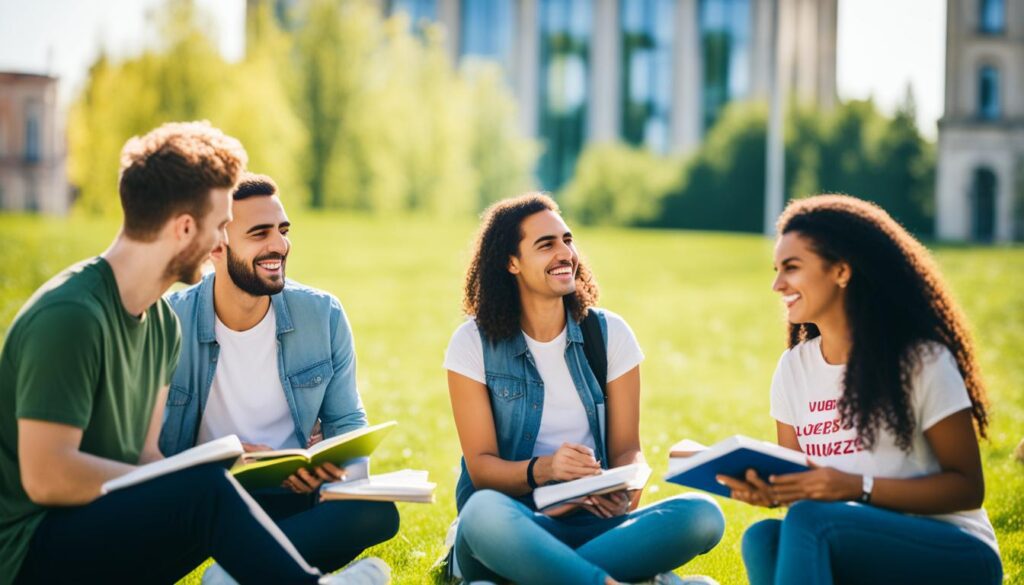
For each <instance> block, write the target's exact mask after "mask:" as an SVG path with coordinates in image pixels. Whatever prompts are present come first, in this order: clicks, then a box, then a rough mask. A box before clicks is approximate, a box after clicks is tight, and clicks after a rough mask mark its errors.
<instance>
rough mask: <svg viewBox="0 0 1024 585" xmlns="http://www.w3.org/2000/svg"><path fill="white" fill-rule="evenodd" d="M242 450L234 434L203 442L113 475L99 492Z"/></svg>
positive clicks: (223, 457) (222, 457)
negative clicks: (126, 471)
mask: <svg viewBox="0 0 1024 585" xmlns="http://www.w3.org/2000/svg"><path fill="white" fill-rule="evenodd" d="M243 452H244V449H242V442H241V441H239V440H238V437H237V436H236V435H228V436H226V437H221V438H219V439H217V440H215V441H210V442H209V443H203V444H202V445H197V446H195V447H192V448H191V449H187V450H185V451H182V452H181V453H178V454H177V455H173V456H171V457H167V458H165V459H161V460H159V461H154V462H153V463H148V464H146V465H142V466H140V467H137V468H135V469H134V470H133V471H130V472H128V473H126V474H124V475H122V476H121V477H115V478H114V479H112V480H110V481H108V482H106V483H104V484H103V485H102V486H101V487H100V494H108V493H110V492H112V491H114V490H119V489H123V488H126V487H129V486H133V485H135V484H139V483H142V482H144V481H148V480H150V479H154V478H157V477H160V476H162V475H167V474H169V473H174V472H175V471H181V470H182V469H187V468H189V467H194V466H196V465H202V464H204V463H212V462H214V461H225V460H229V459H237V458H238V457H239V456H241V455H242V453H243Z"/></svg>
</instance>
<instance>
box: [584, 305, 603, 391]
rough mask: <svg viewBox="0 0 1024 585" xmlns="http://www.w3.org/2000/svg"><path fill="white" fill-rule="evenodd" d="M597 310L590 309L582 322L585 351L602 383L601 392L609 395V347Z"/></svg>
mask: <svg viewBox="0 0 1024 585" xmlns="http://www.w3.org/2000/svg"><path fill="white" fill-rule="evenodd" d="M597 319H598V317H597V312H596V311H594V310H588V311H587V316H586V317H584V318H583V321H582V322H581V323H580V329H581V331H582V332H583V353H584V354H585V355H586V356H587V363H588V364H590V371H592V372H594V377H595V378H597V383H598V384H600V385H601V394H603V395H604V396H606V397H607V396H608V347H607V345H606V344H605V342H604V335H602V334H601V323H600V322H599V321H598V320H597Z"/></svg>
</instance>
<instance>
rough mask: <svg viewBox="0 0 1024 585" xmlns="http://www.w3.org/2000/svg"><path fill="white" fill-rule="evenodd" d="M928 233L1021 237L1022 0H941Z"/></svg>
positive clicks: (979, 238)
mask: <svg viewBox="0 0 1024 585" xmlns="http://www.w3.org/2000/svg"><path fill="white" fill-rule="evenodd" d="M936 233H937V235H938V236H939V237H940V238H942V239H947V240H961V241H979V242H993V241H994V242H1008V241H1014V240H1016V241H1020V240H1024V2H1019V1H1017V0H947V17H946V106H945V112H944V114H943V117H942V119H941V120H940V121H939V160H938V187H937V195H936Z"/></svg>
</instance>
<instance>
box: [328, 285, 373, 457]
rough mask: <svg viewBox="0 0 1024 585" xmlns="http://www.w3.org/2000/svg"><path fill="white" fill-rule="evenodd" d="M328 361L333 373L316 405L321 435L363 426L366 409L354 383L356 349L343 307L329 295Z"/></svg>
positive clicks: (339, 432) (329, 435) (338, 433)
mask: <svg viewBox="0 0 1024 585" xmlns="http://www.w3.org/2000/svg"><path fill="white" fill-rule="evenodd" d="M330 323H331V365H332V366H333V368H334V375H333V376H332V377H331V381H330V383H329V384H328V385H327V389H326V391H325V392H324V401H323V403H322V404H321V406H320V425H321V428H322V430H323V433H324V437H333V436H336V435H340V434H342V433H347V432H349V431H353V430H355V429H358V428H362V427H365V426H366V425H367V421H366V411H365V410H364V409H363V401H362V399H361V398H360V397H359V389H358V388H357V387H356V352H355V345H354V343H353V341H352V328H351V327H350V326H349V323H348V318H347V317H346V316H345V310H344V309H343V308H342V307H341V303H340V302H338V300H337V299H335V298H331V320H330Z"/></svg>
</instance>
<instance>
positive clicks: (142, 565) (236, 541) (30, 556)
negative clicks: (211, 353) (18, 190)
mask: <svg viewBox="0 0 1024 585" xmlns="http://www.w3.org/2000/svg"><path fill="white" fill-rule="evenodd" d="M246 159H247V156H246V154H245V150H244V149H243V148H242V145H241V143H239V142H238V140H236V139H234V138H231V137H230V136H226V135H225V134H224V133H222V132H221V131H220V130H217V129H216V128H213V127H212V126H210V124H209V123H207V122H186V123H180V122H177V123H169V124H164V125H163V126H161V127H159V128H157V129H155V130H153V131H151V132H149V133H148V134H146V135H144V136H141V137H140V136H136V137H134V138H131V139H130V140H128V142H127V143H126V144H125V146H124V149H123V150H122V151H121V172H120V179H119V192H120V196H121V207H122V210H123V212H124V221H123V223H122V224H121V230H120V232H119V233H118V235H117V237H116V238H115V239H114V241H113V243H111V245H110V247H109V248H107V250H106V251H104V252H103V253H102V254H100V255H99V256H96V257H93V258H90V259H88V260H85V261H83V262H80V263H78V264H75V265H74V266H71V267H70V268H68V269H67V270H64V271H63V272H61V273H60V274H58V275H57V276H55V277H54V278H52V279H50V280H49V281H48V282H47V283H46V284H44V285H43V286H42V287H40V288H39V289H38V290H37V291H36V293H35V294H34V295H33V296H32V297H31V298H30V299H29V300H28V301H27V302H26V304H25V306H24V307H23V308H22V310H21V311H20V312H19V314H18V316H17V317H15V319H14V322H13V323H12V324H11V327H10V329H9V332H8V335H7V338H6V340H5V343H4V346H3V352H2V354H0V585H9V584H11V583H17V584H27V583H175V582H177V581H179V580H180V579H182V578H183V577H185V576H186V575H187V574H188V573H189V572H190V571H192V570H193V569H194V568H195V567H196V565H198V564H199V563H202V562H203V561H205V560H206V559H207V558H210V557H213V558H214V559H216V560H217V562H218V563H222V564H223V565H224V567H226V568H228V570H230V571H231V573H232V575H234V576H235V577H236V578H237V579H238V580H239V581H240V582H242V583H281V584H285V583H290V584H296V585H297V584H300V583H308V584H314V583H320V584H326V585H343V584H354V583H366V582H367V581H371V576H373V575H377V576H379V577H380V578H378V579H377V580H376V581H375V582H378V583H382V582H384V581H385V578H386V574H387V571H386V565H382V564H381V563H380V562H379V560H377V562H373V561H372V560H370V559H367V560H364V561H360V562H359V563H356V564H354V565H353V566H352V567H350V568H348V569H346V570H345V571H343V572H341V573H338V574H335V575H328V576H324V575H322V574H321V572H320V571H319V570H317V569H315V568H314V567H312V566H310V564H309V563H308V562H306V560H305V559H303V558H302V557H301V556H300V555H299V553H298V552H297V551H296V550H295V546H294V545H293V543H292V542H289V540H288V539H287V538H286V537H285V536H284V534H282V531H281V530H280V529H279V528H278V527H277V526H276V525H275V524H274V523H273V521H272V520H271V519H270V518H269V517H267V514H266V513H264V512H263V510H261V509H260V507H259V506H257V505H256V504H255V503H254V502H253V500H252V498H251V497H250V496H249V494H248V493H246V491H245V490H244V489H243V488H242V487H241V486H240V485H239V483H238V482H237V481H236V480H235V479H234V477H233V476H232V475H231V474H230V473H229V472H228V470H226V469H224V468H223V467H222V466H221V465H219V464H218V463H208V464H205V465H196V466H193V467H189V468H187V469H182V470H179V471H175V472H172V473H167V474H165V475H161V476H160V477H156V478H153V479H150V480H148V481H144V482H142V483H139V484H136V485H132V486H130V487H127V488H125V489H116V490H114V491H110V492H109V493H104V492H105V489H104V485H105V484H106V482H108V481H110V480H112V479H114V478H118V477H121V476H124V475H125V474H128V473H131V472H132V471H133V470H135V469H136V468H137V466H139V465H144V464H149V463H154V462H159V461H160V460H161V459H163V455H162V454H161V453H160V449H159V447H158V441H157V435H158V434H159V431H160V421H161V419H162V418H163V413H164V404H165V402H166V397H167V393H168V383H169V381H170V379H171V376H172V371H173V370H174V366H175V364H176V363H177V362H178V356H179V352H180V351H181V349H180V348H181V335H180V331H179V323H178V318H177V317H176V316H175V314H174V311H172V310H171V308H170V306H168V304H167V302H166V300H164V299H163V298H162V295H163V293H164V291H166V290H167V288H168V287H169V286H170V285H171V284H173V283H174V282H184V283H188V284H194V283H196V282H198V281H199V280H200V277H201V275H202V272H201V270H200V268H201V266H202V264H203V263H204V262H205V261H206V259H207V258H208V257H209V255H210V252H211V250H213V249H214V248H217V247H219V246H222V245H223V243H224V242H225V239H226V238H227V232H226V230H225V227H226V226H227V224H228V223H229V221H230V220H231V192H232V191H233V190H234V188H235V185H236V184H237V183H238V179H239V176H240V175H241V173H242V169H243V168H244V167H245V164H246ZM371 582H374V581H371Z"/></svg>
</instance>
